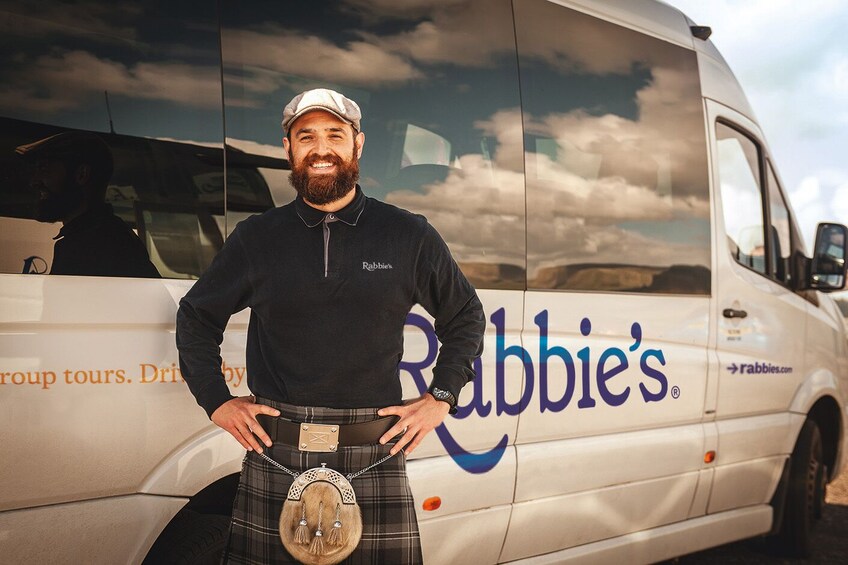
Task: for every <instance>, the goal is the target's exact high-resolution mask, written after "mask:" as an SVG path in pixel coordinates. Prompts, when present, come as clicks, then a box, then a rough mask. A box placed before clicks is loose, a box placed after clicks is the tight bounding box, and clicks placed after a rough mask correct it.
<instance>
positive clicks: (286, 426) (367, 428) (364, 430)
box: [256, 414, 398, 452]
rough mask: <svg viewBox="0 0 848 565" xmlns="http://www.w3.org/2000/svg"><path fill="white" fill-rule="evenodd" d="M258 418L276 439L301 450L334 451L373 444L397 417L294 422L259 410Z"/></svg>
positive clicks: (274, 441)
mask: <svg viewBox="0 0 848 565" xmlns="http://www.w3.org/2000/svg"><path fill="white" fill-rule="evenodd" d="M256 420H257V421H258V422H259V425H260V426H262V429H264V430H265V431H266V432H267V433H268V436H269V437H270V438H271V441H272V442H273V443H277V442H280V443H283V444H286V445H289V446H291V447H294V448H297V449H298V450H300V451H309V452H334V451H337V450H338V449H339V448H340V447H354V446H360V445H374V444H377V443H379V442H380V438H381V437H383V434H385V433H386V432H387V431H389V430H390V429H391V427H392V426H394V425H395V422H397V421H398V417H397V416H386V417H383V418H378V419H376V420H371V421H369V422H359V423H355V424H315V423H305V422H294V421H292V420H287V419H286V418H283V417H275V416H268V415H267V414H257V415H256Z"/></svg>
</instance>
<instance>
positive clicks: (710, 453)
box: [704, 451, 716, 463]
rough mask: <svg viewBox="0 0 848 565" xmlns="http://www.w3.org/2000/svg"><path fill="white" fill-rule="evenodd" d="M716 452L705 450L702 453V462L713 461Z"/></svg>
mask: <svg viewBox="0 0 848 565" xmlns="http://www.w3.org/2000/svg"><path fill="white" fill-rule="evenodd" d="M715 458H716V452H715V451H707V452H706V453H704V463H712V462H713V461H715Z"/></svg>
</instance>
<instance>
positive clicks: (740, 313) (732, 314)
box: [722, 308, 748, 318]
mask: <svg viewBox="0 0 848 565" xmlns="http://www.w3.org/2000/svg"><path fill="white" fill-rule="evenodd" d="M722 315H724V317H725V318H747V317H748V312H746V311H745V310H736V309H734V308H725V309H724V311H723V312H722Z"/></svg>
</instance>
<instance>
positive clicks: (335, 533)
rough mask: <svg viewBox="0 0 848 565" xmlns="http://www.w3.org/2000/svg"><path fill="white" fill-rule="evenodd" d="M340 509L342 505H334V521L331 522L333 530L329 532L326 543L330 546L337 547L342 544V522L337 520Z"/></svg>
mask: <svg viewBox="0 0 848 565" xmlns="http://www.w3.org/2000/svg"><path fill="white" fill-rule="evenodd" d="M341 509H342V505H341V504H338V503H336V521H335V522H333V528H332V529H331V530H330V535H328V536H327V543H328V544H330V545H336V546H339V545H342V544H343V543H344V542H343V540H342V522H341V520H339V514H340V513H341Z"/></svg>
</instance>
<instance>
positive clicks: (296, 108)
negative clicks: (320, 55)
mask: <svg viewBox="0 0 848 565" xmlns="http://www.w3.org/2000/svg"><path fill="white" fill-rule="evenodd" d="M313 110H324V111H326V112H330V113H331V114H333V115H335V116H336V117H338V118H339V119H340V120H343V121H345V122H347V123H349V124H350V125H352V126H353V129H354V130H356V131H357V132H358V131H359V121H360V120H361V119H362V112H361V111H360V109H359V105H358V104H357V103H356V102H354V101H353V100H351V99H350V98H347V97H346V96H345V95H343V94H340V93H338V92H336V91H335V90H330V89H329V88H316V89H313V90H307V91H306V92H301V93H300V94H298V95H297V96H295V97H294V98H292V100H291V102H289V103H288V104H287V105H286V107H285V108H284V109H283V131H284V132H288V131H289V127H291V125H292V122H294V121H295V120H296V119H298V118H299V117H301V116H302V115H304V114H306V113H307V112H312V111H313Z"/></svg>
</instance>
